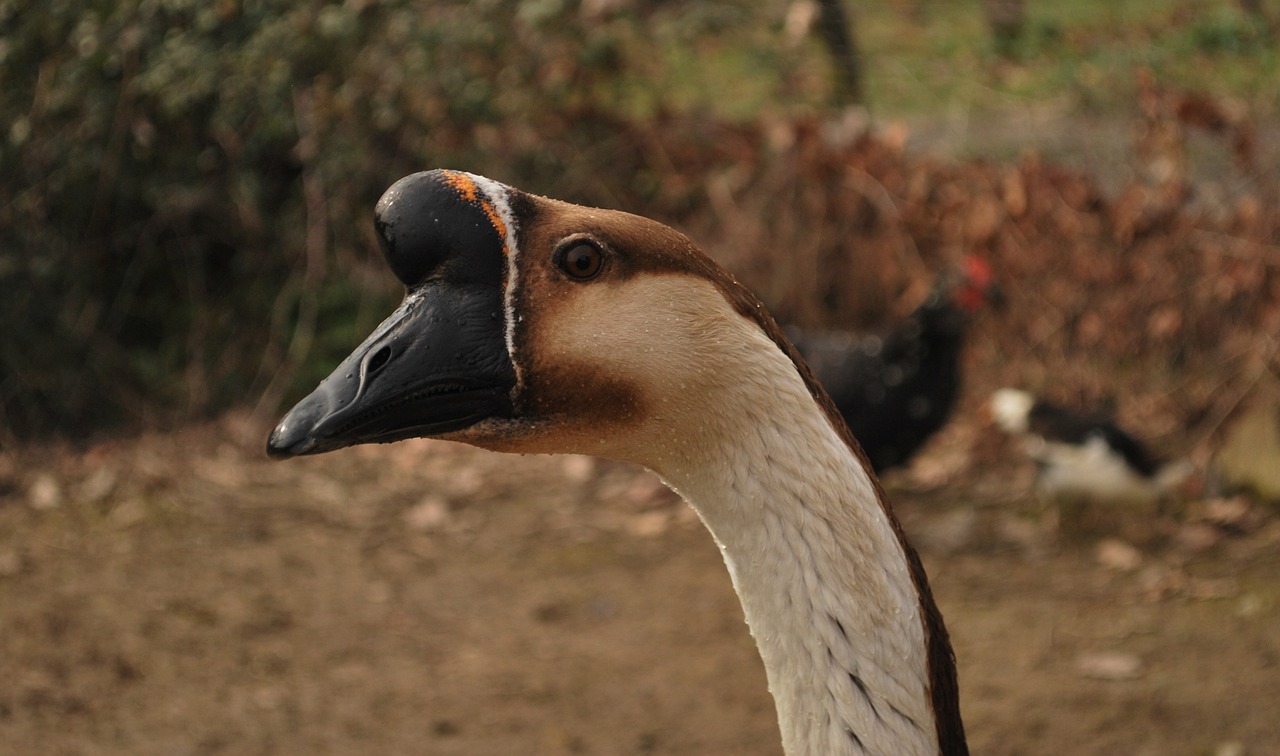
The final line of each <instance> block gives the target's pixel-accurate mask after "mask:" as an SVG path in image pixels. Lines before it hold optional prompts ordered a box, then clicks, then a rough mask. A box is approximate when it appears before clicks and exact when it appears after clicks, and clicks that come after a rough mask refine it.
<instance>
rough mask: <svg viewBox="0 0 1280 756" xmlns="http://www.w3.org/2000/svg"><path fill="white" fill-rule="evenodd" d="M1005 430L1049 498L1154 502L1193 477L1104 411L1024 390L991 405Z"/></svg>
mask: <svg viewBox="0 0 1280 756" xmlns="http://www.w3.org/2000/svg"><path fill="white" fill-rule="evenodd" d="M988 408H989V410H990V412H991V416H992V419H993V420H995V423H996V425H998V426H999V427H1000V428H1001V429H1002V430H1004V431H1005V432H1006V433H1009V434H1011V435H1014V436H1017V437H1019V438H1021V439H1022V448H1023V451H1025V452H1026V454H1027V455H1028V456H1030V457H1031V458H1032V459H1033V460H1035V462H1036V466H1037V468H1038V472H1037V477H1036V487H1037V489H1038V490H1039V491H1040V493H1041V494H1043V495H1044V496H1046V497H1048V498H1051V499H1091V500H1097V501H1111V502H1133V503H1141V502H1150V501H1155V500H1157V499H1160V498H1163V497H1166V496H1168V495H1170V494H1171V493H1172V492H1173V491H1174V490H1175V489H1177V487H1178V486H1180V485H1181V484H1182V483H1183V482H1184V481H1186V480H1187V478H1188V477H1189V475H1190V473H1191V468H1190V465H1189V464H1188V463H1187V462H1185V461H1177V462H1170V463H1164V462H1160V461H1159V460H1157V459H1156V458H1155V456H1154V455H1152V453H1151V452H1150V451H1149V450H1148V449H1147V447H1146V446H1145V445H1144V444H1143V443H1142V442H1141V441H1139V440H1138V439H1136V438H1135V437H1134V436H1133V435H1131V434H1129V433H1127V432H1126V431H1124V430H1123V429H1122V428H1120V427H1119V426H1118V425H1116V423H1115V421H1114V420H1112V418H1111V417H1110V416H1109V415H1108V414H1106V413H1104V412H1097V411H1092V412H1084V411H1078V410H1072V409H1068V408H1065V407H1060V406H1058V405H1055V404H1051V403H1049V402H1047V401H1044V400H1042V399H1038V398H1036V397H1034V396H1032V395H1031V394H1029V393H1028V392H1026V391H1022V390H1019V389H1013V388H1002V389H999V390H998V391H996V392H995V393H993V394H992V395H991V399H990V400H989V403H988Z"/></svg>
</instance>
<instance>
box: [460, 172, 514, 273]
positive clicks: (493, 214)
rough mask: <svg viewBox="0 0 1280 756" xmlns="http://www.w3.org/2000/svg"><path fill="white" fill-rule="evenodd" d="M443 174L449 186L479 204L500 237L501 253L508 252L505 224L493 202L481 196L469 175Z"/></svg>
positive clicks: (468, 200)
mask: <svg viewBox="0 0 1280 756" xmlns="http://www.w3.org/2000/svg"><path fill="white" fill-rule="evenodd" d="M444 175H445V177H446V180H447V181H448V182H449V186H452V187H453V188H454V189H455V190H456V191H457V192H458V194H459V195H461V196H462V198H463V199H464V200H466V201H467V202H474V203H475V204H477V205H479V206H480V209H481V210H484V214H485V215H487V216H489V223H491V224H492V225H493V228H494V230H495V231H497V232H498V236H500V237H502V252H503V254H510V250H508V249H507V224H506V223H503V222H502V216H501V215H499V214H498V210H497V208H495V207H494V206H493V203H492V202H490V201H489V200H487V199H483V198H481V196H480V187H478V186H476V182H475V181H472V180H471V177H470V176H468V175H466V174H465V173H457V172H455V171H445V172H444Z"/></svg>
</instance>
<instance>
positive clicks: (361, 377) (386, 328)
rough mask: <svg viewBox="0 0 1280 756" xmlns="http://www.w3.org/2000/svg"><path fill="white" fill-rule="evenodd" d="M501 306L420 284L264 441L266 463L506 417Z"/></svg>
mask: <svg viewBox="0 0 1280 756" xmlns="http://www.w3.org/2000/svg"><path fill="white" fill-rule="evenodd" d="M502 323H503V321H502V312H501V302H500V300H499V297H498V296H497V292H495V291H493V290H491V289H489V288H488V287H479V286H473V287H469V288H460V287H457V286H449V285H445V284H434V285H433V284H427V285H424V286H422V287H420V288H419V289H417V290H415V291H412V292H410V293H409V295H408V296H406V297H405V300H404V302H403V303H402V304H401V305H400V307H399V308H398V309H397V310H396V311H395V312H394V313H392V315H391V317H389V318H387V319H386V320H385V321H383V323H382V325H380V326H378V328H377V329H376V330H375V331H374V332H373V335H371V336H370V337H369V338H368V339H366V340H365V342H364V343H363V344H361V345H360V346H359V347H357V348H356V350H355V351H354V352H352V353H351V355H350V356H349V357H347V359H346V360H344V361H343V362H342V364H341V365H339V366H338V368H337V369H336V370H334V371H333V373H332V374H331V375H330V376H329V377H328V378H326V379H324V380H323V381H322V382H321V383H320V385H319V386H318V387H316V390H315V391H313V392H312V393H311V395H310V396H308V397H307V398H306V399H303V400H302V401H301V402H299V403H298V405H297V406H296V407H294V408H293V409H292V410H290V411H289V414H287V415H285V417H284V419H283V420H281V421H280V424H279V425H277V426H276V429H275V431H273V432H272V434H271V438H270V439H268V441H267V453H268V454H270V455H271V456H273V457H293V456H298V455H301V454H319V453H320V452H326V451H332V450H334V449H341V448H343V447H346V446H354V445H356V444H367V443H386V442H390V441H399V440H401V439H406V438H418V437H423V436H435V435H439V434H442V433H448V432H450V431H456V430H461V429H462V428H466V427H468V426H470V425H473V424H474V423H476V422H478V421H480V420H482V419H485V418H490V417H495V416H503V417H506V416H510V414H511V389H512V387H513V386H514V384H515V371H514V369H513V368H512V366H511V361H510V359H509V357H508V355H507V350H506V345H505V343H504V341H503V326H502Z"/></svg>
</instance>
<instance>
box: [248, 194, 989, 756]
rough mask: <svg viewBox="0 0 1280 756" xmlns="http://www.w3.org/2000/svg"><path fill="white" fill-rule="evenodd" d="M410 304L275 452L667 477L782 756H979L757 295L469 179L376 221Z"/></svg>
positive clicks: (554, 204) (878, 509)
mask: <svg viewBox="0 0 1280 756" xmlns="http://www.w3.org/2000/svg"><path fill="white" fill-rule="evenodd" d="M374 223H375V226H376V229H377V236H378V239H379V244H380V246H381V249H382V252H383V254H384V255H385V257H386V260H387V263H388V264H389V266H390V267H391V269H392V271H393V272H394V273H395V275H396V276H397V277H398V278H399V280H400V281H401V282H402V283H403V284H404V285H405V287H406V294H405V298H404V301H403V302H402V303H401V305H400V306H399V307H398V308H397V309H396V310H395V311H394V312H393V313H392V314H391V315H390V316H389V317H388V318H387V320H385V321H384V322H383V323H382V324H381V325H379V326H378V327H377V328H376V329H375V330H374V331H373V333H372V334H371V335H370V336H369V337H368V338H367V339H366V340H365V341H364V343H362V344H361V345H360V346H358V347H357V348H356V349H355V351H354V352H352V354H351V355H350V356H349V357H347V358H346V360H345V361H343V362H342V363H341V364H340V365H338V367H337V368H336V369H335V370H334V371H333V373H332V374H331V375H330V376H329V377H328V378H326V379H325V380H323V381H322V382H321V383H320V384H319V385H318V386H317V387H316V389H315V390H314V391H313V392H312V393H311V394H310V395H309V396H307V397H306V398H304V399H302V400H301V401H300V402H299V403H298V404H297V406H295V407H294V408H293V409H292V410H290V411H289V412H288V413H287V414H286V415H285V416H284V418H283V419H282V420H281V421H280V423H279V424H278V425H277V426H276V428H275V429H274V430H273V431H272V433H271V435H270V437H269V439H268V442H267V451H268V453H269V454H270V455H271V456H273V457H278V458H279V457H292V456H297V455H303V454H317V453H320V452H327V451H331V450H334V449H340V448H343V447H346V446H351V445H354V444H364V443H383V442H391V441H396V440H400V439H406V438H411V437H430V438H438V439H447V440H452V441H459V442H463V443H467V444H472V445H474V446H478V447H481V448H484V449H489V450H494V451H500V452H514V453H521V454H528V453H577V454H591V455H596V456H600V457H605V458H609V459H615V460H627V461H631V462H637V463H640V464H641V465H644V466H645V467H648V468H650V469H651V470H654V471H655V472H657V474H658V475H659V476H661V478H662V479H663V481H664V482H665V483H666V484H667V485H668V486H670V487H671V488H672V489H673V490H675V491H676V492H677V493H678V494H680V495H681V496H682V497H683V498H684V499H685V500H686V501H687V502H688V503H689V504H690V505H692V507H693V508H694V509H695V510H696V512H697V513H698V515H699V516H700V518H701V520H702V522H703V523H704V524H705V525H706V527H707V529H708V530H710V532H711V534H712V536H713V537H714V539H715V541H716V542H717V544H718V545H719V547H720V550H721V553H722V555H723V558H724V561H725V564H726V566H727V567H728V571H729V574H730V577H731V580H732V583H733V586H734V588H735V590H736V591H737V593H738V596H739V598H740V600H741V604H742V608H743V612H744V615H745V618H746V622H747V624H748V626H749V629H750V631H751V633H752V635H753V636H754V638H755V641H756V645H757V649H758V651H759V653H760V656H761V658H762V660H763V662H764V667H765V672H766V677H767V680H768V684H769V689H770V692H771V693H772V695H773V698H774V703H775V708H776V712H777V716H778V722H779V728H780V731H781V737H782V744H783V749H784V751H785V752H786V753H787V754H790V755H791V756H795V755H797V754H808V755H813V756H816V755H817V754H824V755H826V754H864V753H865V754H938V753H940V754H948V755H951V754H965V753H967V746H966V743H965V735H964V726H963V723H962V720H961V716H960V708H959V699H958V688H957V681H956V667H955V656H954V653H953V651H952V648H951V644H950V641H949V639H948V635H947V631H946V627H945V625H944V624H943V620H942V616H941V613H940V612H939V610H938V608H937V606H936V604H935V603H934V600H933V597H932V595H931V593H930V589H929V584H928V580H927V578H926V576H925V572H924V569H923V567H922V565H921V562H920V559H919V557H918V556H917V554H916V552H915V551H914V550H913V549H912V547H911V546H910V545H909V544H908V542H907V540H906V538H905V536H904V535H903V531H902V529H901V527H900V526H899V524H898V522H897V520H896V519H895V518H894V515H893V512H892V511H891V509H890V507H889V505H888V503H887V502H886V500H885V496H884V493H883V491H882V489H881V487H880V485H879V483H878V482H877V479H876V477H875V475H874V474H873V473H872V472H871V469H870V466H869V463H868V462H867V460H866V457H865V456H864V455H863V454H862V452H861V450H860V448H859V447H858V444H857V442H856V441H855V440H854V439H853V437H852V435H851V434H850V432H849V430H848V427H847V426H846V425H845V423H844V421H843V420H842V419H841V417H840V414H839V412H838V411H837V410H836V409H835V407H834V406H833V405H832V403H831V401H830V399H828V397H827V395H826V393H825V392H824V391H823V389H822V388H821V386H820V385H819V384H818V383H817V382H816V381H815V380H814V378H813V375H812V373H811V372H810V370H809V369H808V367H806V366H805V364H804V362H803V360H801V359H800V357H799V356H798V355H797V353H796V351H795V349H794V348H793V347H792V346H791V344H790V343H789V342H788V341H787V339H786V337H785V336H784V335H783V333H782V331H781V330H780V328H779V327H778V325H777V323H776V322H775V321H774V320H773V318H772V317H771V316H770V315H769V314H768V313H767V312H766V311H765V309H764V307H763V305H762V304H761V302H760V300H758V299H757V298H756V297H755V296H754V295H753V294H751V293H750V292H749V291H748V290H747V289H746V288H745V287H744V286H742V285H741V284H739V283H738V282H737V280H736V279H734V277H733V276H732V275H731V274H729V273H728V272H726V271H725V270H724V269H722V268H721V267H719V266H718V265H717V264H715V263H714V262H712V260H711V259H710V258H709V257H708V256H706V255H705V254H704V253H702V252H701V251H700V250H699V249H698V248H697V247H696V246H695V245H694V244H693V243H692V242H691V241H690V240H689V239H688V238H686V237H685V236H683V235H682V234H680V233H678V232H677V231H675V230H673V229H671V228H669V227H667V226H665V225H662V224H660V223H658V222H656V221H653V220H650V219H647V218H643V217H640V216H636V215H631V214H628V213H625V212H620V211H615V210H601V209H593V208H587V207H581V206H577V205H573V204H568V203H565V202H561V201H557V200H553V199H549V198H545V197H541V196H537V195H534V194H531V193H526V192H522V191H520V190H518V189H516V188H514V187H511V186H507V185H504V184H501V183H498V182H497V181H494V180H491V179H488V178H485V177H482V176H477V175H472V174H469V173H463V172H458V171H448V170H434V171H427V172H422V173H415V174H412V175H410V176H407V177H405V178H403V179H401V180H399V181H397V182H396V183H395V184H393V185H392V186H391V187H390V188H389V189H388V190H387V191H386V193H385V194H384V195H383V196H382V198H381V199H380V200H379V201H378V203H377V206H376V208H375V214H374Z"/></svg>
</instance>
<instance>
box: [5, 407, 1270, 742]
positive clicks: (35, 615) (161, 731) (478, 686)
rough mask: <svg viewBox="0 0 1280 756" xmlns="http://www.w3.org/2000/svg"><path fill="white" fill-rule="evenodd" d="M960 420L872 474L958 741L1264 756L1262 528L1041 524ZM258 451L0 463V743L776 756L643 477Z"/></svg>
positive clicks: (683, 528)
mask: <svg viewBox="0 0 1280 756" xmlns="http://www.w3.org/2000/svg"><path fill="white" fill-rule="evenodd" d="M988 432H990V431H989V429H986V428H984V427H983V426H982V424H981V423H980V422H978V421H976V420H970V419H962V420H961V421H960V422H959V423H956V424H953V426H952V427H950V428H948V430H947V432H945V433H944V434H943V437H942V438H941V439H939V440H937V442H936V443H934V444H933V445H932V446H931V447H930V448H929V450H928V452H927V453H926V454H925V455H924V456H923V457H922V458H921V459H919V460H918V461H917V463H916V464H915V466H914V467H913V469H912V470H910V471H908V472H907V473H905V474H898V475H895V476H892V477H891V478H890V479H889V480H888V486H889V490H890V495H891V497H892V500H893V502H894V503H895V506H896V507H897V509H898V511H899V513H900V515H901V518H902V520H903V521H904V523H905V526H906V528H907V530H908V532H909V533H910V535H911V536H912V538H913V540H914V541H915V543H916V544H917V545H918V546H919V548H920V549H921V551H922V554H923V557H924V561H925V564H926V566H927V568H928V570H929V574H930V576H931V578H932V581H933V585H934V593H935V595H936V596H937V598H938V601H939V603H940V605H941V607H942V609H943V612H944V613H945V615H946V618H947V622H948V625H949V627H950V630H951V634H952V638H953V640H954V643H955V647H956V653H957V656H958V657H959V665H960V680H961V687H962V697H963V711H964V715H965V719H966V724H967V728H968V731H969V736H970V741H971V743H972V746H973V750H974V752H975V753H984V754H1023V753H1025V754H1032V753H1072V754H1119V753H1126V754H1223V755H1225V754H1265V753H1277V752H1280V751H1278V748H1280V746H1277V744H1278V743H1280V632H1278V631H1277V627H1280V621H1278V620H1280V519H1278V518H1276V517H1275V516H1274V512H1273V511H1272V510H1268V509H1267V508H1265V507H1263V506H1261V505H1258V504H1256V503H1251V502H1248V501H1246V500H1242V499H1227V500H1209V501H1204V500H1202V501H1192V502H1190V503H1186V504H1183V505H1180V506H1177V507H1174V508H1172V510H1170V509H1168V508H1166V510H1164V511H1158V512H1156V511H1132V510H1126V511H1116V510H1098V509H1097V508H1084V509H1082V510H1072V511H1070V512H1058V511H1056V510H1054V509H1052V508H1049V507H1046V506H1044V505H1042V504H1039V503H1036V502H1035V501H1034V500H1033V499H1032V498H1031V497H1029V496H1028V495H1027V494H1026V491H1027V490H1028V484H1029V481H1030V473H1031V471H1030V470H1029V469H1028V468H1027V466H1026V464H1025V463H1024V462H1022V461H1020V460H1018V459H1016V458H1015V457H1012V456H1008V457H1006V458H1004V461H1003V462H1002V463H1001V464H999V465H996V466H995V467H994V468H993V469H992V470H991V471H990V472H989V474H987V475H985V476H979V475H973V474H972V471H971V470H970V469H968V465H967V460H968V456H967V455H968V452H967V451H966V450H967V449H968V448H969V447H971V446H973V445H974V444H975V443H980V442H982V441H983V439H984V434H986V433H988ZM264 435H265V428H264V427H263V424H262V423H260V422H254V421H250V420H246V419H243V418H230V419H227V420H224V421H222V422H220V423H218V424H214V425H210V426H201V427H191V428H188V429H185V430H183V431H181V432H177V433H169V434H150V435H145V436H142V437H139V438H135V439H130V440H122V439H116V440H111V441H108V442H105V443H100V444H97V445H94V446H92V447H90V448H87V449H83V450H77V451H72V450H68V449H65V448H43V449H22V450H18V451H16V452H15V451H13V450H10V451H8V452H6V453H5V455H4V456H0V597H2V598H0V628H2V631H0V680H4V684H3V685H0V752H3V753H14V754H29V753H41V754H204V753H234V754H268V753H270V754H274V753H380V754H400V753H405V754H408V753H421V754H442V755H445V754H513V753H527V754H778V753H780V747H779V743H778V734H777V727H776V724H775V722H774V716H773V708H772V702H771V700H770V698H769V695H768V693H767V691H766V686H765V680H764V675H763V669H762V667H761V664H760V662H759V659H758V658H757V656H756V653H755V648H754V645H753V643H752V641H751V638H750V636H749V634H748V631H747V628H746V626H745V625H744V624H743V622H742V615H741V611H740V609H739V606H738V603H737V600H736V597H735V596H734V594H733V591H732V588H731V586H730V583H729V579H728V575H727V573H726V571H725V569H724V566H723V564H722V563H721V561H720V556H719V554H718V553H717V550H716V548H715V545H714V544H713V543H712V540H711V538H710V537H709V536H708V535H707V533H706V532H705V531H704V530H703V529H702V527H701V525H700V524H699V523H698V522H697V520H696V518H695V517H694V516H693V515H692V514H691V513H690V512H689V511H688V510H687V508H686V507H685V506H684V505H683V504H682V503H680V502H678V501H676V500H675V499H674V498H673V497H672V496H671V495H670V494H667V493H666V492H665V489H663V488H662V487H661V486H660V485H659V484H658V483H657V482H656V481H655V480H654V479H653V478H652V477H651V476H649V475H648V474H647V473H645V472H643V471H641V470H638V469H636V468H632V467H629V466H625V465H617V464H612V463H605V462H600V461H595V460H589V459H586V458H579V457H513V456H504V455H497V454H490V453H487V452H481V451H477V450H473V449H470V448H467V447H462V446H457V445H452V444H448V443H443V442H430V441H419V442H403V443H400V444H396V445H392V446H382V447H366V448H357V449H351V450H346V451H342V452H337V453H334V454H331V455H327V456H323V457H319V458H312V459H302V460H295V461H291V462H287V463H276V462H270V461H268V460H266V459H265V457H264V456H263V454H262V452H261V448H262V445H263V438H264ZM962 470H963V471H964V474H963V475H962V474H960V471H962Z"/></svg>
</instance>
